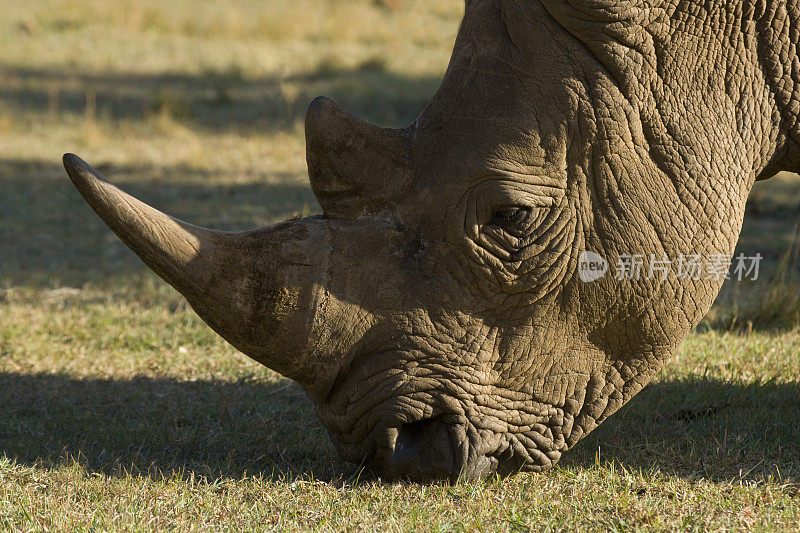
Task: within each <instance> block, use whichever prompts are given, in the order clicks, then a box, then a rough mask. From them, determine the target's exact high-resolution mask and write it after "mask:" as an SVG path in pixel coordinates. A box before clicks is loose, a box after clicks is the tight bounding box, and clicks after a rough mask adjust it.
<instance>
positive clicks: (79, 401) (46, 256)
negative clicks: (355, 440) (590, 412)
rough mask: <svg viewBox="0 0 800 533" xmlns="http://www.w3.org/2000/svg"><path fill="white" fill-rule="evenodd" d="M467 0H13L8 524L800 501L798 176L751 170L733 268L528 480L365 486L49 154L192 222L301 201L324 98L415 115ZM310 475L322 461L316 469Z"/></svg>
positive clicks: (6, 64) (535, 520) (3, 196)
mask: <svg viewBox="0 0 800 533" xmlns="http://www.w3.org/2000/svg"><path fill="white" fill-rule="evenodd" d="M462 10H463V3H462V1H461V0H426V1H424V0H385V1H375V0H293V1H291V0H260V1H259V0H232V1H230V0H229V1H224V2H223V1H219V0H211V1H205V2H200V1H196V0H176V1H171V2H164V1H161V0H159V1H156V0H136V1H134V0H118V1H114V2H109V1H105V0H80V1H79V0H50V1H45V0H27V1H24V2H23V1H17V0H12V1H10V2H5V3H4V4H3V7H2V15H3V16H2V17H0V458H2V457H5V459H0V526H2V527H18V528H22V529H28V528H33V529H37V528H38V529H44V528H52V529H71V528H74V527H84V528H99V529H107V528H112V529H116V528H133V529H136V528H155V527H175V528H179V529H190V528H192V527H201V528H203V527H211V528H226V527H231V528H245V529H248V528H253V529H261V528H262V527H266V526H272V527H278V528H293V527H303V528H305V527H320V528H332V529H339V528H345V529H362V528H371V529H395V530H407V529H409V528H418V529H426V530H428V529H476V528H477V529H481V528H491V529H507V530H526V529H541V528H545V527H550V528H555V529H559V528H568V529H570V528H581V527H586V526H587V525H589V526H591V525H594V526H595V527H597V528H602V529H606V528H618V529H626V528H637V527H664V528H668V529H669V528H672V529H684V528H691V527H698V528H704V527H720V528H730V527H757V526H761V527H767V528H769V527H789V526H791V525H797V524H798V522H797V519H798V517H799V516H800V510H798V507H799V506H798V503H797V498H796V494H797V488H798V486H797V482H798V477H799V476H800V435H798V416H800V396H799V395H798V388H799V387H798V376H800V335H799V334H798V325H800V303H799V302H800V297H799V295H800V290H798V288H800V285H798V281H797V280H798V262H797V242H798V228H797V224H798V222H800V180H798V178H797V177H796V176H794V175H790V174H783V175H780V176H778V177H776V178H774V179H773V180H770V181H768V182H765V183H760V184H757V186H756V188H755V190H754V192H753V195H752V197H751V199H750V201H749V204H748V214H747V220H746V222H745V228H744V231H743V234H742V238H741V242H740V245H739V250H737V253H739V252H742V253H745V254H747V255H753V254H755V253H761V254H762V255H763V256H764V258H765V259H764V263H763V264H762V276H761V279H760V281H759V282H743V283H738V282H735V281H731V282H729V283H727V284H726V286H725V288H724V289H723V292H722V294H721V296H720V298H719V299H718V301H717V303H716V304H715V306H714V308H713V310H712V311H711V313H710V314H709V316H708V317H707V318H706V320H704V322H703V324H701V326H700V327H699V328H698V330H697V332H695V333H693V334H692V335H691V336H690V337H689V339H688V340H687V342H686V343H685V344H684V346H683V347H682V348H681V350H680V351H679V353H678V354H677V355H676V357H675V358H674V359H673V360H672V361H671V362H670V363H669V364H668V366H667V367H666V368H665V370H664V371H663V372H662V373H661V374H660V376H659V377H658V378H657V379H656V380H655V382H654V383H653V385H651V386H650V387H648V388H647V389H646V390H645V391H644V392H643V393H642V394H641V395H640V396H639V397H637V399H635V400H634V401H633V402H631V404H630V405H629V406H628V407H626V408H625V409H623V410H622V411H621V412H620V413H619V414H618V415H616V416H615V417H613V418H612V419H611V420H609V421H608V422H606V423H605V424H604V425H603V426H601V428H600V429H598V430H597V431H595V432H594V433H593V434H592V435H590V436H589V437H588V438H587V439H586V440H585V441H583V443H582V444H581V445H579V446H578V448H577V449H575V450H574V451H573V452H571V453H570V454H568V455H567V456H566V457H565V460H564V462H563V463H562V467H561V468H559V469H557V470H555V471H554V472H551V473H549V474H546V475H542V476H517V477H516V478H514V479H513V480H508V481H505V482H498V483H488V484H463V485H456V486H447V485H437V486H434V487H420V486H415V485H382V484H380V483H376V482H375V481H374V480H371V481H364V480H363V479H364V478H363V475H362V474H361V473H360V472H359V469H358V468H357V467H356V466H353V465H345V464H341V463H340V462H339V461H338V459H337V458H336V454H335V452H334V450H333V448H332V446H331V444H330V442H329V440H328V438H327V436H326V435H325V433H324V431H323V430H322V429H321V428H320V426H319V423H318V422H317V419H316V417H315V416H314V414H313V406H312V405H311V404H310V403H309V402H308V401H307V400H306V399H305V397H304V395H303V394H302V392H301V391H300V390H299V389H298V388H297V387H296V386H295V385H293V384H292V383H290V382H287V381H285V380H283V379H282V378H281V377H280V376H278V375H276V374H274V373H272V372H271V371H269V370H267V369H265V368H263V367H260V366H258V365H256V364H255V363H252V362H251V361H249V360H248V359H247V358H245V357H244V356H242V355H241V354H238V353H237V352H236V351H235V350H233V348H231V347H230V346H228V345H227V344H225V343H224V342H223V341H221V340H220V339H219V338H218V337H217V336H216V335H214V334H213V333H212V332H211V331H210V330H209V329H208V328H207V327H206V326H205V325H204V324H202V322H201V321H200V320H199V319H198V318H197V317H196V316H195V315H194V313H192V312H191V311H190V310H189V309H187V306H186V304H185V302H184V301H183V299H182V298H181V297H180V296H179V295H177V294H176V293H175V292H174V291H173V290H172V289H170V288H169V287H167V286H166V285H165V284H164V283H162V282H161V281H160V280H158V279H157V278H156V277H155V276H154V275H153V274H151V273H150V272H149V271H148V270H147V269H146V268H145V267H144V266H143V265H142V264H141V263H140V262H139V261H138V259H136V258H135V256H133V254H132V253H130V252H129V251H128V250H127V248H125V247H124V245H122V244H121V243H120V242H119V241H118V239H117V238H116V237H115V236H114V235H113V234H112V233H111V232H110V231H109V230H108V229H107V228H106V226H105V225H104V224H103V223H102V222H100V221H99V220H98V219H97V217H96V216H94V214H93V213H92V212H91V210H90V209H89V208H88V207H87V206H86V205H85V203H84V202H83V200H82V199H81V198H80V195H79V194H78V193H77V192H76V191H75V190H74V188H73V187H72V185H71V184H70V182H69V180H68V179H67V177H66V175H65V173H64V171H63V168H62V167H61V164H60V157H61V154H62V153H63V152H65V151H71V152H76V153H78V154H80V155H82V156H84V157H85V158H86V159H87V160H88V161H89V162H91V163H92V164H94V165H96V166H97V167H98V168H99V169H100V170H101V172H104V173H105V174H106V175H107V176H108V177H109V178H110V179H111V180H112V181H113V182H114V183H116V184H119V185H120V186H121V187H122V188H124V189H125V190H127V191H129V192H131V193H132V194H134V195H136V196H137V197H139V198H141V199H143V200H144V201H146V202H148V203H150V204H152V205H155V206H157V207H159V208H161V209H163V210H165V211H167V212H168V213H170V214H172V215H174V216H177V217H179V218H183V219H186V220H189V221H191V222H193V223H197V224H201V225H206V226H211V227H215V228H221V229H244V228H251V227H255V226H260V225H265V224H269V223H272V222H275V221H278V220H282V219H285V218H287V217H290V216H294V215H307V214H311V213H315V212H318V210H319V208H318V206H317V204H316V202H315V200H314V198H313V195H312V194H311V191H310V188H309V186H308V183H307V175H306V169H305V154H304V137H303V128H302V119H303V114H304V111H305V107H306V105H307V103H308V102H309V101H310V100H311V99H312V98H313V97H314V96H317V95H319V94H325V95H327V96H330V97H332V98H333V99H335V100H336V101H337V102H339V103H340V104H342V105H343V106H344V107H345V108H346V109H348V110H349V111H351V112H352V113H354V114H356V115H357V116H359V117H361V118H363V119H366V120H369V121H371V122H374V123H377V124H380V125H383V126H403V125H405V124H407V123H408V122H410V121H411V120H413V118H414V117H415V116H416V115H417V114H418V113H419V112H420V111H421V110H422V108H423V107H424V105H425V104H426V102H427V101H428V99H429V97H430V96H431V95H432V94H433V92H434V91H435V90H436V87H437V86H438V83H439V80H440V78H441V76H442V74H443V72H444V69H445V68H446V66H447V61H448V59H449V55H450V51H451V48H452V43H453V40H454V38H455V33H456V30H457V27H458V23H459V20H460V17H461V14H462ZM319 480H323V481H324V483H323V482H320V481H319Z"/></svg>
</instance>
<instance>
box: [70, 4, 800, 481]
mask: <svg viewBox="0 0 800 533" xmlns="http://www.w3.org/2000/svg"><path fill="white" fill-rule="evenodd" d="M799 15H800V13H798V7H797V4H796V3H791V4H790V3H786V2H780V1H778V0H774V1H773V0H767V1H766V2H760V3H754V4H752V5H751V4H750V3H749V2H746V1H744V0H742V1H741V2H739V3H737V2H733V3H731V2H728V3H725V4H724V5H715V4H712V3H702V2H697V3H694V2H684V3H680V4H679V3H677V2H673V1H659V0H654V1H653V2H649V3H648V4H647V5H645V4H643V3H641V2H638V1H634V0H630V1H621V2H610V1H606V0H573V1H571V2H569V3H560V2H557V1H556V0H541V2H539V1H535V0H525V1H523V0H472V1H469V2H467V7H466V13H465V16H464V20H463V22H462V26H461V29H460V32H459V36H458V39H457V41H456V45H455V48H454V52H453V57H452V60H451V63H450V66H449V68H448V70H447V73H446V75H445V77H444V80H443V83H442V86H441V88H440V90H439V91H438V92H437V94H436V95H435V96H434V98H433V100H432V101H431V102H430V104H429V105H428V106H427V107H426V109H425V110H424V111H423V112H422V114H421V115H420V117H419V118H418V119H417V120H416V121H415V122H414V123H413V124H412V125H411V126H409V127H408V128H407V129H404V130H387V129H381V128H377V127H374V126H371V125H368V124H365V123H363V122H361V121H359V120H357V119H355V118H353V117H351V116H349V115H347V114H346V113H344V112H343V111H342V110H340V109H339V108H338V107H336V106H335V105H334V104H333V103H332V102H331V101H329V100H327V99H324V98H320V99H317V100H315V101H314V102H313V103H312V104H311V106H310V108H309V110H308V115H307V120H306V132H307V155H308V168H309V176H310V179H311V185H312V188H313V190H314V193H315V195H316V196H317V198H318V200H319V203H320V205H321V206H322V210H323V213H324V215H323V216H322V217H312V218H308V219H303V220H296V221H291V222H286V223H284V224H279V225H277V226H274V227H270V228H265V229H261V230H257V231H252V232H244V233H219V232H213V231H209V230H205V229H201V228H197V227H194V226H191V225H189V224H185V223H183V222H179V221H176V220H174V219H171V218H169V217H168V216H166V215H164V214H162V213H159V212H158V211H155V210H153V209H151V208H149V207H147V206H145V205H143V204H141V203H140V202H138V201H136V200H134V199H133V198H131V197H129V196H127V195H125V194H124V193H122V192H120V191H119V190H117V189H116V188H114V187H113V186H111V185H109V184H108V183H106V182H104V181H103V180H102V179H101V178H100V177H99V176H98V175H97V173H96V172H94V171H93V170H92V169H91V168H89V167H88V166H87V165H85V164H84V163H83V162H82V161H81V160H79V159H78V158H77V157H75V156H65V159H64V163H65V166H66V168H67V171H68V172H69V174H70V176H71V177H72V179H73V181H74V182H75V184H76V185H77V187H78V188H79V189H80V191H81V193H82V194H83V195H84V196H85V197H86V199H87V200H88V202H89V203H90V204H91V205H92V207H94V209H95V210H96V211H97V212H98V214H99V215H100V216H101V217H102V218H103V219H104V220H105V221H106V222H107V223H108V224H109V225H110V226H111V228H112V229H113V230H114V231H115V232H116V233H117V234H118V235H119V236H120V237H121V238H122V239H123V240H124V241H125V243H126V244H128V246H130V247H131V248H132V249H133V250H134V251H135V252H136V253H137V254H139V256H140V257H141V258H142V259H143V260H144V261H145V262H146V263H147V264H148V265H149V266H150V267H151V268H152V269H153V270H155V271H156V272H157V273H158V274H159V275H160V276H161V277H162V278H164V279H165V280H167V281H168V282H169V283H171V284H172V285H173V286H174V287H175V288H177V289H178V290H179V291H181V292H182V293H183V294H184V295H185V296H186V298H187V299H188V301H189V302H190V303H191V305H192V307H193V308H194V309H195V310H196V311H197V312H198V314H199V315H200V316H201V317H202V318H203V319H204V320H205V321H206V322H208V323H209V324H210V325H211V327H213V328H214V329H215V330H216V331H217V332H219V333H220V334H221V335H222V336H223V337H225V338H226V339H227V340H228V341H230V342H231V343H232V344H233V345H234V346H236V347H237V348H239V349H240V350H242V351H243V352H244V353H246V354H248V355H250V356H251V357H253V358H254V359H256V360H258V361H260V362H262V363H264V364H265V365H267V366H269V367H271V368H273V369H275V370H277V371H278V372H281V373H283V374H285V375H286V376H288V377H290V378H292V379H295V380H297V381H298V382H299V383H300V384H301V385H302V386H303V387H304V389H305V390H306V391H307V392H308V393H309V395H310V396H311V398H312V399H313V400H314V402H315V403H316V405H317V410H318V413H319V415H320V418H321V420H322V422H323V423H324V425H325V426H326V427H327V428H328V430H329V431H330V433H331V435H332V437H333V439H334V441H335V442H336V444H337V446H338V448H339V449H340V451H341V453H342V455H343V457H345V458H346V459H348V460H350V461H355V462H360V461H366V462H367V464H369V465H370V466H371V467H372V468H374V469H375V470H378V471H379V472H382V473H384V474H385V475H386V476H387V477H390V478H412V479H419V480H427V479H437V478H454V477H456V476H459V475H467V476H470V477H483V476H486V475H490V474H492V473H499V474H508V473H512V472H515V471H517V470H526V471H541V470H544V469H546V468H549V467H550V466H552V465H553V464H554V463H555V462H556V461H557V460H558V459H559V457H560V456H561V454H562V453H563V452H565V451H566V450H567V449H569V448H570V447H571V446H572V445H574V444H575V443H576V442H577V441H578V440H579V439H580V438H581V437H583V436H584V435H586V434H587V433H588V432H589V431H591V430H592V429H593V428H594V427H596V426H597V424H599V423H600V422H602V421H603V420H604V419H605V418H607V417H608V416H610V415H611V414H612V413H614V412H615V411H616V410H617V409H619V408H620V407H621V406H622V405H623V404H624V403H625V402H626V401H628V400H629V399H630V398H631V397H633V395H635V394H636V393H637V392H638V391H639V390H640V389H641V388H642V387H643V386H644V385H645V384H646V383H647V382H648V381H649V380H650V378H651V377H652V376H653V374H654V373H655V372H656V371H657V370H658V369H659V368H660V367H661V365H662V364H663V362H664V361H665V360H666V358H667V357H669V356H670V355H671V354H672V353H673V352H674V350H675V348H676V347H677V346H678V344H679V343H680V342H681V341H682V339H683V338H684V337H685V336H686V334H687V333H688V332H689V331H690V330H691V329H692V328H693V327H694V326H695V325H696V324H697V323H698V321H699V320H700V319H701V318H702V316H703V315H704V314H705V313H706V311H707V310H708V308H709V307H710V305H711V303H712V301H713V299H714V297H715V296H716V294H717V292H718V290H719V288H720V286H721V284H722V282H723V279H724V275H723V276H721V277H720V276H717V277H712V276H703V275H683V276H680V275H677V274H676V272H675V271H674V270H669V269H667V270H663V269H660V270H659V271H658V272H657V273H654V272H652V271H651V272H650V273H649V275H648V272H647V271H646V268H647V267H645V268H644V271H643V272H641V275H634V274H635V271H630V270H625V268H626V267H625V264H624V262H622V261H620V259H621V258H623V257H625V256H627V257H629V258H630V257H639V258H651V259H658V260H659V261H660V263H659V265H661V266H662V267H663V265H665V264H666V265H669V263H670V261H676V262H677V261H679V260H683V259H685V258H687V257H698V258H699V257H702V258H711V257H715V258H717V259H720V258H722V259H723V260H725V259H727V260H728V261H729V260H730V258H731V256H732V254H733V250H734V246H735V243H736V240H737V237H738V232H739V230H740V227H741V223H742V219H743V216H744V207H745V201H746V198H747V195H748V193H749V191H750V188H751V186H752V184H753V182H754V181H755V180H756V179H760V178H766V177H769V176H770V175H771V174H772V173H774V172H776V171H778V170H794V171H796V170H798V168H800V164H798V163H800V150H798V146H799V145H798V143H797V139H798V138H800V127H798V120H797V114H798V112H800V106H798V105H797V102H799V101H800V97H799V96H800V92H798V89H797V87H798V83H800V67H798V65H800V61H798V57H797V54H796V45H797V42H796V36H797V35H799V34H800V23H798V18H799ZM587 258H588V259H587ZM679 258H682V259H679ZM582 261H583V262H584V263H592V264H591V266H592V269H591V270H590V271H581V268H582V265H581V262H582ZM629 266H630V265H629ZM654 274H655V275H654Z"/></svg>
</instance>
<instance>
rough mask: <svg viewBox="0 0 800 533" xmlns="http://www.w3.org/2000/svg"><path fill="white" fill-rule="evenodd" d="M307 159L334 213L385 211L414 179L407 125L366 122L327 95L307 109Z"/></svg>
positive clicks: (320, 196) (325, 206)
mask: <svg viewBox="0 0 800 533" xmlns="http://www.w3.org/2000/svg"><path fill="white" fill-rule="evenodd" d="M306 159H307V162H308V175H309V178H310V179H311V188H312V189H313V190H314V194H315V195H316V197H317V200H318V201H319V203H320V206H321V207H322V210H323V212H324V213H325V215H326V216H330V217H333V218H356V217H359V216H361V215H364V214H367V213H374V212H377V211H380V210H382V209H384V208H385V207H386V206H387V205H388V204H389V202H390V201H391V200H392V199H394V198H396V197H397V196H398V195H399V194H401V193H402V191H403V190H405V188H406V187H407V186H408V183H409V181H410V179H409V176H410V171H409V161H410V156H409V140H408V135H407V132H406V131H405V130H391V129H384V128H378V127H376V126H373V125H371V124H367V123H366V122H362V121H361V120H358V119H357V118H355V117H353V116H351V115H349V114H347V113H345V112H344V111H343V110H342V109H341V108H340V107H338V106H337V105H336V104H335V103H333V102H332V101H331V100H329V99H327V98H325V97H319V98H317V99H316V100H314V101H313V102H312V103H311V105H310V106H309V108H308V112H307V113H306Z"/></svg>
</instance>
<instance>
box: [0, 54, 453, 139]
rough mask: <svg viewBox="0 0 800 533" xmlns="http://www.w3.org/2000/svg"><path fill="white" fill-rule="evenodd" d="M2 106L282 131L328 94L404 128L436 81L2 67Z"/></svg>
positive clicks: (336, 69)
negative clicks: (166, 118)
mask: <svg viewBox="0 0 800 533" xmlns="http://www.w3.org/2000/svg"><path fill="white" fill-rule="evenodd" d="M2 76H3V79H4V80H5V83H4V84H3V86H2V88H0V102H4V103H5V104H6V105H7V106H8V107H9V109H10V110H13V111H14V112H15V113H20V114H48V115H50V116H51V117H55V116H58V115H59V114H61V113H66V114H86V113H90V114H91V115H92V116H93V117H96V118H99V119H104V120H110V121H121V120H142V119H145V118H147V117H148V116H150V115H157V114H162V113H163V114H167V115H169V116H171V117H172V118H174V119H175V120H177V121H179V122H183V123H186V124H187V125H191V126H192V127H194V128H201V129H206V130H210V131H222V130H235V129H242V128H246V129H258V130H259V131H275V130H280V129H287V128H290V126H291V125H292V124H294V123H296V121H298V120H300V119H302V117H303V115H304V114H305V110H306V106H307V105H308V103H309V102H310V101H311V100H312V99H313V98H314V97H315V96H318V95H320V94H326V95H328V96H330V97H332V98H334V99H335V100H337V101H338V102H339V103H340V104H341V105H343V106H345V107H346V108H347V109H348V110H349V111H351V112H352V113H354V114H356V115H358V116H359V117H361V118H363V119H366V120H369V121H371V122H375V123H378V124H380V125H384V126H394V127H402V126H405V125H407V124H408V123H410V122H411V121H412V120H413V119H414V118H415V117H416V116H417V115H418V114H419V113H420V111H422V109H423V108H424V106H425V104H426V103H427V102H428V100H429V99H430V97H431V95H432V94H433V93H434V92H435V91H436V88H437V87H438V86H439V84H440V82H441V78H440V77H439V76H408V75H403V74H398V73H394V72H391V71H388V70H387V69H386V68H385V66H384V65H383V63H381V62H380V61H376V60H372V61H367V62H364V63H362V64H361V65H358V66H356V67H355V68H343V67H340V66H337V65H330V64H321V65H319V66H318V67H317V68H316V70H314V71H312V72H308V73H304V74H299V75H290V76H268V77H255V78H254V77H248V76H246V75H244V74H243V73H242V72H241V71H239V70H236V69H231V70H228V71H209V72H206V73H201V74H197V75H192V74H177V73H165V74H129V73H111V74H91V73H84V72H80V71H75V70H70V69H49V70H40V69H34V68H8V69H4V70H2Z"/></svg>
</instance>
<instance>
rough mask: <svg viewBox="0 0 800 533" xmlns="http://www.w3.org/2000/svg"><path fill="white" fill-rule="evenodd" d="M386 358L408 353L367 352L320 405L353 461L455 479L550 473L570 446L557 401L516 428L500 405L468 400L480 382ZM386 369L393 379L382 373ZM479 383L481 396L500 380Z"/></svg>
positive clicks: (394, 477)
mask: <svg viewBox="0 0 800 533" xmlns="http://www.w3.org/2000/svg"><path fill="white" fill-rule="evenodd" d="M406 356H408V354H406ZM381 357H390V358H391V359H392V360H394V362H395V363H397V362H398V361H399V360H401V359H402V358H403V356H402V355H400V354H398V352H396V351H394V352H388V353H385V354H384V353H382V354H380V355H378V356H375V357H368V358H361V359H360V360H359V361H358V362H357V363H356V364H354V365H352V366H351V367H350V368H347V369H346V370H345V371H344V372H342V374H341V375H340V376H339V379H337V382H336V384H335V386H334V387H333V388H332V390H331V391H330V392H329V394H328V397H327V398H326V401H325V402H324V403H322V404H321V405H319V406H318V413H319V415H320V418H321V419H322V421H323V423H324V424H325V426H326V427H327V428H328V430H329V432H330V434H331V436H332V437H333V440H334V443H335V444H336V446H337V448H338V450H339V452H340V455H341V456H342V457H343V458H344V459H345V460H347V461H348V462H351V463H355V464H361V465H364V466H365V467H367V469H368V470H370V471H372V472H373V473H375V474H377V475H379V476H381V477H382V478H383V479H385V480H388V481H402V480H409V481H415V482H428V481H456V480H458V479H468V480H472V479H483V478H486V477H488V476H492V475H499V476H501V477H505V476H508V475H512V474H515V473H517V472H520V471H543V470H546V469H548V468H549V467H550V466H552V465H553V464H554V463H555V462H556V461H557V460H558V456H560V454H561V452H562V451H563V446H562V443H560V442H559V441H562V439H558V438H557V437H556V436H557V435H559V434H560V433H561V431H562V427H560V425H559V420H561V419H563V416H559V415H558V413H555V410H554V408H553V407H552V406H543V405H537V406H536V407H530V409H532V410H531V412H530V413H529V415H530V418H529V421H530V422H531V423H530V425H528V426H526V427H514V426H513V425H512V424H511V423H510V422H509V421H508V420H504V419H503V418H504V417H503V411H502V408H498V407H499V406H495V408H496V409H497V411H495V412H494V413H491V412H490V411H489V410H488V407H487V406H486V405H481V404H480V402H479V401H477V400H476V399H475V398H469V396H470V395H467V394H466V393H465V391H466V390H470V388H472V389H475V384H474V383H466V382H465V380H464V376H462V379H460V380H455V379H453V377H452V376H448V377H447V378H445V377H444V376H441V375H436V374H434V373H429V372H425V371H422V370H420V367H415V368H404V367H403V366H402V365H401V366H400V367H399V368H398V367H395V369H394V370H393V371H391V372H385V371H380V370H379V369H380V365H376V363H377V362H378V361H376V358H381ZM376 367H377V368H378V371H377V372H376ZM387 374H390V375H393V377H390V378H388V379H387V378H383V379H378V378H376V376H386V375H387ZM480 388H481V391H480V393H478V394H476V395H475V396H476V398H477V397H490V396H491V395H492V394H494V393H495V392H496V387H493V386H489V385H483V386H481V387H480ZM476 390H477V389H476ZM364 402H367V403H368V404H369V405H364Z"/></svg>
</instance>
